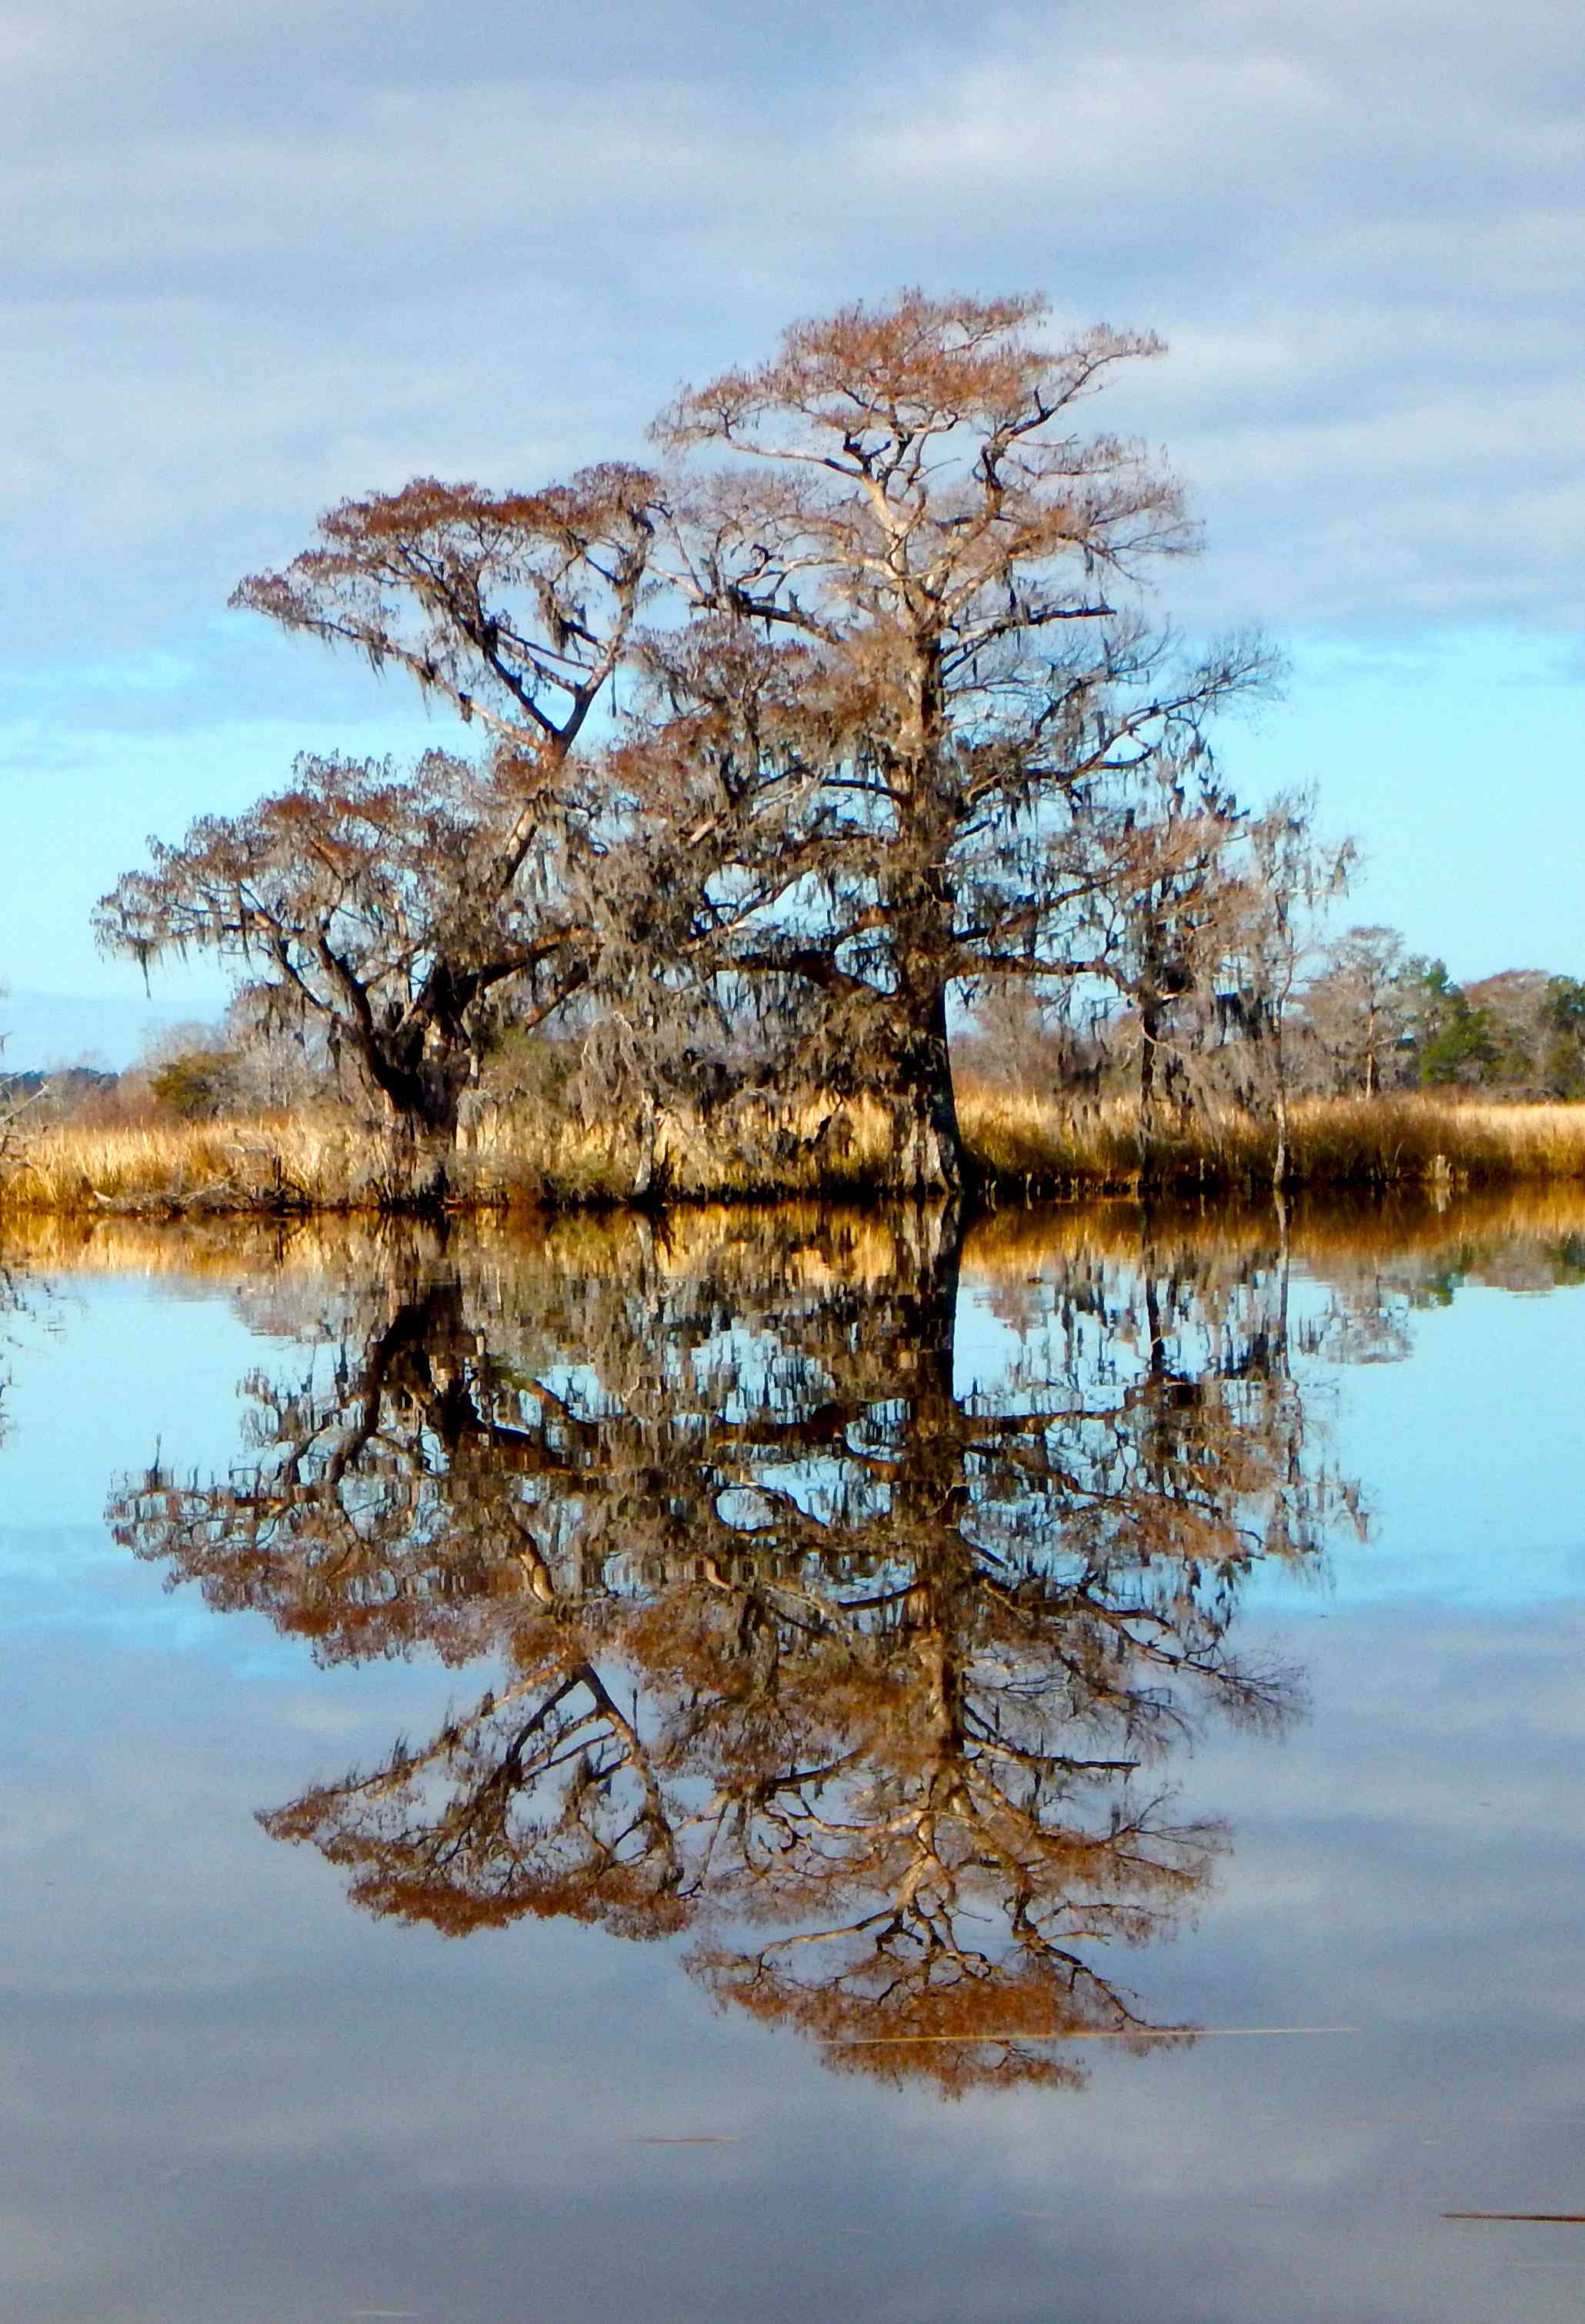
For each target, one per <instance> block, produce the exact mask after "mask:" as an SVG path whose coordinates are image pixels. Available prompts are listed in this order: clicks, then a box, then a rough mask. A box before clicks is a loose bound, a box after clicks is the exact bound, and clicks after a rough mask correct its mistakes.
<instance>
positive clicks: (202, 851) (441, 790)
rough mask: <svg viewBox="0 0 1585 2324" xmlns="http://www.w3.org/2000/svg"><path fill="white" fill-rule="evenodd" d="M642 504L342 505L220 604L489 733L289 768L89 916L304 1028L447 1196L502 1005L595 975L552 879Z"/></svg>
mask: <svg viewBox="0 0 1585 2324" xmlns="http://www.w3.org/2000/svg"><path fill="white" fill-rule="evenodd" d="M653 494H654V487H653V484H652V481H651V479H650V477H648V476H647V475H645V474H644V473H643V472H642V471H640V470H637V469H632V468H622V467H604V468H597V469H591V470H588V471H585V472H584V473H583V474H581V475H577V476H575V477H574V478H573V480H572V482H571V483H570V484H565V485H555V486H550V487H548V488H547V489H546V490H545V491H543V492H540V493H516V494H494V493H484V492H482V491H480V490H478V489H477V488H476V487H475V486H472V485H444V484H438V483H436V482H434V481H433V480H432V479H422V480H420V481H419V482H418V483H415V484H410V485H409V486H407V487H406V489H405V490H404V491H402V492H401V493H394V494H388V495H380V496H376V497H373V498H370V499H365V500H360V501H348V502H346V503H342V505H341V506H340V507H338V508H336V509H335V510H333V511H332V512H330V514H329V515H327V517H326V518H324V519H323V521H321V524H320V528H319V539H318V543H317V544H316V546H315V547H314V548H312V549H309V550H308V551H306V552H305V553H304V555H302V556H301V557H299V558H297V560H296V561H295V563H293V564H292V565H290V566H289V567H286V568H285V570H284V571H282V572H280V573H271V574H263V575H259V576H254V577H253V579H251V580H248V581H245V582H244V584H243V585H242V586H241V588H240V589H239V590H238V591H237V594H236V597H235V601H234V602H235V603H236V604H241V605H244V606H248V607H250V608H252V609H253V610H254V611H257V612H260V613H266V614H268V615H269V616H270V617H271V618H272V619H273V620H275V621H278V622H281V623H282V624H283V625H284V626H285V627H286V628H288V629H290V630H298V631H303V632H308V633H309V635H312V636H315V637H318V638H320V639H322V640H325V641H328V642H330V643H333V644H343V645H350V646H352V647H354V648H355V649H356V650H359V651H360V652H362V653H364V654H365V655H366V656H367V657H368V659H370V661H371V662H372V663H373V665H374V666H375V668H376V669H379V668H382V667H383V666H384V665H385V664H387V663H394V664H396V665H398V666H399V667H401V668H402V669H405V670H406V671H407V672H408V673H409V674H410V676H411V677H412V678H415V679H416V680H417V681H418V683H419V685H420V687H423V688H424V689H425V690H426V692H428V693H430V694H433V695H438V696H441V697H443V698H444V699H446V700H447V701H448V702H449V703H450V704H451V705H453V707H454V708H455V709H456V711H457V712H458V713H459V715H461V716H462V717H463V718H464V719H465V720H467V721H469V722H470V723H473V724H476V725H478V726H479V727H480V728H482V729H483V731H484V733H485V735H486V736H487V738H488V740H489V745H490V747H489V750H488V752H487V754H486V756H485V759H484V762H483V764H482V765H473V764H470V763H468V762H465V761H461V760H459V759H457V758H456V757H455V756H452V755H451V754H449V753H447V752H429V753H428V754H426V756H425V757H424V758H423V759H422V760H421V761H419V765H418V767H417V768H416V769H415V770H412V771H411V772H410V773H409V774H399V773H398V772H396V771H395V770H392V768H390V767H389V766H383V765H377V764H367V763H353V762H348V761H342V760H326V759H313V758H306V759H303V760H300V761H299V762H298V766H297V769H296V770H295V776H294V779H293V781H292V783H291V784H290V787H289V788H287V789H285V790H283V791H281V792H280V793H278V794H277V795H276V796H275V797H273V798H268V799H265V800H263V801H262V802H261V803H260V805H259V806H258V807H254V808H253V809H252V810H251V811H250V812H249V813H247V814H245V815H243V816H234V817H226V818H221V817H207V818H206V819H204V820H203V821H201V822H199V823H198V824H195V825H194V826H193V828H192V830H191V831H190V832H189V835H188V836H187V838H186V840H185V841H184V842H182V843H181V844H180V845H176V846H170V845H162V844H159V843H154V844H153V845H152V865H151V868H150V869H149V870H147V871H134V872H130V873H128V874H127V875H126V876H125V878H124V879H123V880H122V881H120V882H119V883H118V885H117V886H116V887H115V889H114V890H112V891H111V893H110V894H109V895H108V896H106V898H105V899H104V901H103V902H102V904H101V905H100V907H99V913H98V919H97V926H98V930H99V935H100V939H101V942H102V943H104V944H105V945H107V946H108V947H111V948H113V949H115V950H119V951H122V952H124V953H129V954H133V955H134V957H135V958H137V959H138V960H140V961H141V962H143V964H144V965H145V966H146V965H147V964H149V963H150V962H152V961H153V960H155V959H157V958H158V957H159V956H160V955H161V954H164V953H167V952H170V951H185V950H188V949H190V948H196V947H202V948H207V949H209V950H212V951H216V952H218V953H219V954H221V955H222V956H223V957H225V958H226V959H228V960H230V961H231V962H232V963H233V964H235V965H236V966H237V967H238V968H239V969H240V970H241V971H242V972H243V973H244V974H246V975H247V976H248V977H249V978H250V979H251V980H252V981H253V982H258V981H259V980H261V979H262V980H263V981H264V982H266V983H267V984H268V985H269V986H270V987H271V988H272V994H273V998H274V1001H275V1004H276V1005H277V1006H278V1007H279V1008H290V1009H295V1010H298V1011H299V1012H300V1013H302V1014H303V1015H304V1016H305V1017H310V1018H314V1017H317V1018H318V1019H319V1020H321V1021H322V1023H323V1024H324V1026H325V1028H327V1034H328V1036H329V1037H330V1038H331V1039H332V1040H333V1042H334V1043H335V1044H336V1045H337V1046H338V1047H341V1048H342V1049H344V1050H345V1051H346V1053H347V1054H348V1055H349V1056H351V1057H352V1058H353V1059H354V1060H355V1063H356V1064H357V1065H358V1066H359V1067H360V1068H361V1070H362V1072H363V1074H364V1076H365V1078H366V1081H367V1083H368V1084H369V1085H370V1087H371V1089H372V1090H373V1092H374V1093H376V1094H377V1096H378V1098H379V1100H380V1101H381V1102H382V1106H383V1109H384V1111H385V1115H386V1118H387V1119H388V1120H389V1122H390V1123H391V1125H392V1130H393V1132H394V1133H395V1134H396V1136H397V1139H398V1141H399V1143H400V1142H405V1144H406V1146H407V1147H408V1148H427V1149H429V1150H428V1154H427V1157H426V1163H425V1167H423V1169H422V1170H421V1171H420V1172H419V1181H418V1183H419V1191H426V1190H428V1191H433V1190H434V1189H435V1188H436V1187H437V1186H438V1185H439V1184H440V1183H441V1182H442V1181H443V1178H444V1172H445V1160H446V1148H447V1144H448V1142H449V1141H450V1139H452V1138H453V1137H454V1135H455V1131H456V1120H457V1109H458V1103H459V1100H460V1097H461V1093H462V1091H463V1089H464V1088H465V1086H466V1084H467V1082H468V1080H469V1079H470V1078H471V1077H472V1075H473V1074H475V1072H476V1070H477V1063H478V1058H479V1056H480V1053H481V1048H482V1045H483V1043H484V1039H485V1037H487V1032H488V1028H489V1026H490V1023H491V1010H492V1002H493V995H495V994H496V993H497V992H498V991H499V990H500V988H501V987H502V985H503V984H505V983H506V982H508V981H521V980H523V979H527V978H537V979H538V980H539V982H540V983H541V984H542V985H543V987H544V991H543V994H542V1001H543V1005H546V1006H553V1005H554V1003H555V1001H556V1000H557V999H558V998H560V997H561V996H562V995H563V994H564V993H565V992H566V991H568V990H570V989H574V988H575V987H576V986H577V985H578V984H580V983H581V982H582V981H583V979H584V977H585V974H586V961H587V953H586V946H585V945H584V944H583V943H582V941H581V939H582V937H583V936H584V934H585V932H584V931H581V930H580V929H578V928H577V927H575V926H574V925H573V924H572V923H571V921H570V920H569V918H568V915H567V908H566V887H567V882H566V881H564V880H563V879H562V878H561V876H560V871H559V866H560V864H561V862H562V860H563V858H564V857H565V855H566V853H567V850H568V848H569V846H570V845H571V844H574V839H575V835H576V833H577V832H578V830H579V828H580V825H581V823H582V822H584V821H585V820H586V819H587V817H588V816H589V813H590V808H589V805H588V801H587V798H586V797H585V795H584V794H582V793H581V792H580V790H579V788H578V783H577V774H576V765H575V761H574V753H575V751H576V746H577V744H578V742H579V741H580V739H581V738H582V737H583V736H584V733H585V728H586V727H587V725H588V722H589V720H590V717H591V715H592V714H593V712H594V706H595V705H596V703H597V702H598V701H599V699H600V697H601V696H602V694H603V693H604V690H605V688H606V687H607V686H608V684H609V682H610V680H611V678H612V676H613V672H614V671H615V670H616V669H617V667H618V665H619V663H620V662H621V659H622V654H623V651H624V650H625V648H626V644H627V641H628V639H629V636H630V633H631V629H632V625H633V622H634V621H635V619H636V618H637V616H638V613H639V611H640V601H641V597H642V592H643V586H644V575H645V569H646V566H647V563H648V559H649V553H650V543H651V539H652V533H653V507H652V503H653ZM399 1176H401V1178H403V1179H405V1180H406V1181H408V1182H409V1183H411V1182H412V1181H413V1179H414V1166H413V1163H412V1159H411V1156H409V1157H408V1160H407V1162H406V1165H405V1167H403V1169H402V1170H401V1172H400V1173H399Z"/></svg>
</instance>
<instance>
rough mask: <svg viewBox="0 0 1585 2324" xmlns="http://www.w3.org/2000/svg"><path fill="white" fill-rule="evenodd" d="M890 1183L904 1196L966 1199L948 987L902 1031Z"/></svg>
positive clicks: (911, 1013)
mask: <svg viewBox="0 0 1585 2324" xmlns="http://www.w3.org/2000/svg"><path fill="white" fill-rule="evenodd" d="M892 1109H893V1120H894V1123H895V1128H894V1132H893V1145H892V1152H891V1160H890V1169H889V1182H890V1184H891V1185H893V1186H895V1187H896V1188H897V1190H898V1192H899V1193H906V1194H961V1193H962V1191H963V1186H964V1184H965V1182H966V1180H967V1177H968V1175H969V1172H968V1159H967V1157H966V1155H965V1154H964V1151H963V1131H962V1129H961V1127H960V1125H959V1122H958V1109H957V1095H956V1092H955V1091H954V1087H953V1079H952V1047H951V1043H950V1041H949V1040H948V1037H947V1029H946V992H945V988H944V987H942V986H939V985H938V986H936V987H935V989H934V990H926V991H925V992H924V993H923V994H922V995H921V996H920V997H919V999H918V1000H917V1002H916V1003H915V1005H914V1006H913V1007H912V1008H911V1009H909V1010H908V1013H907V1015H906V1017H905V1018H904V1019H903V1022H902V1024H901V1026H900V1027H899V1038H898V1060H897V1083H896V1087H895V1091H894V1093H893V1097H892Z"/></svg>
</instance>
